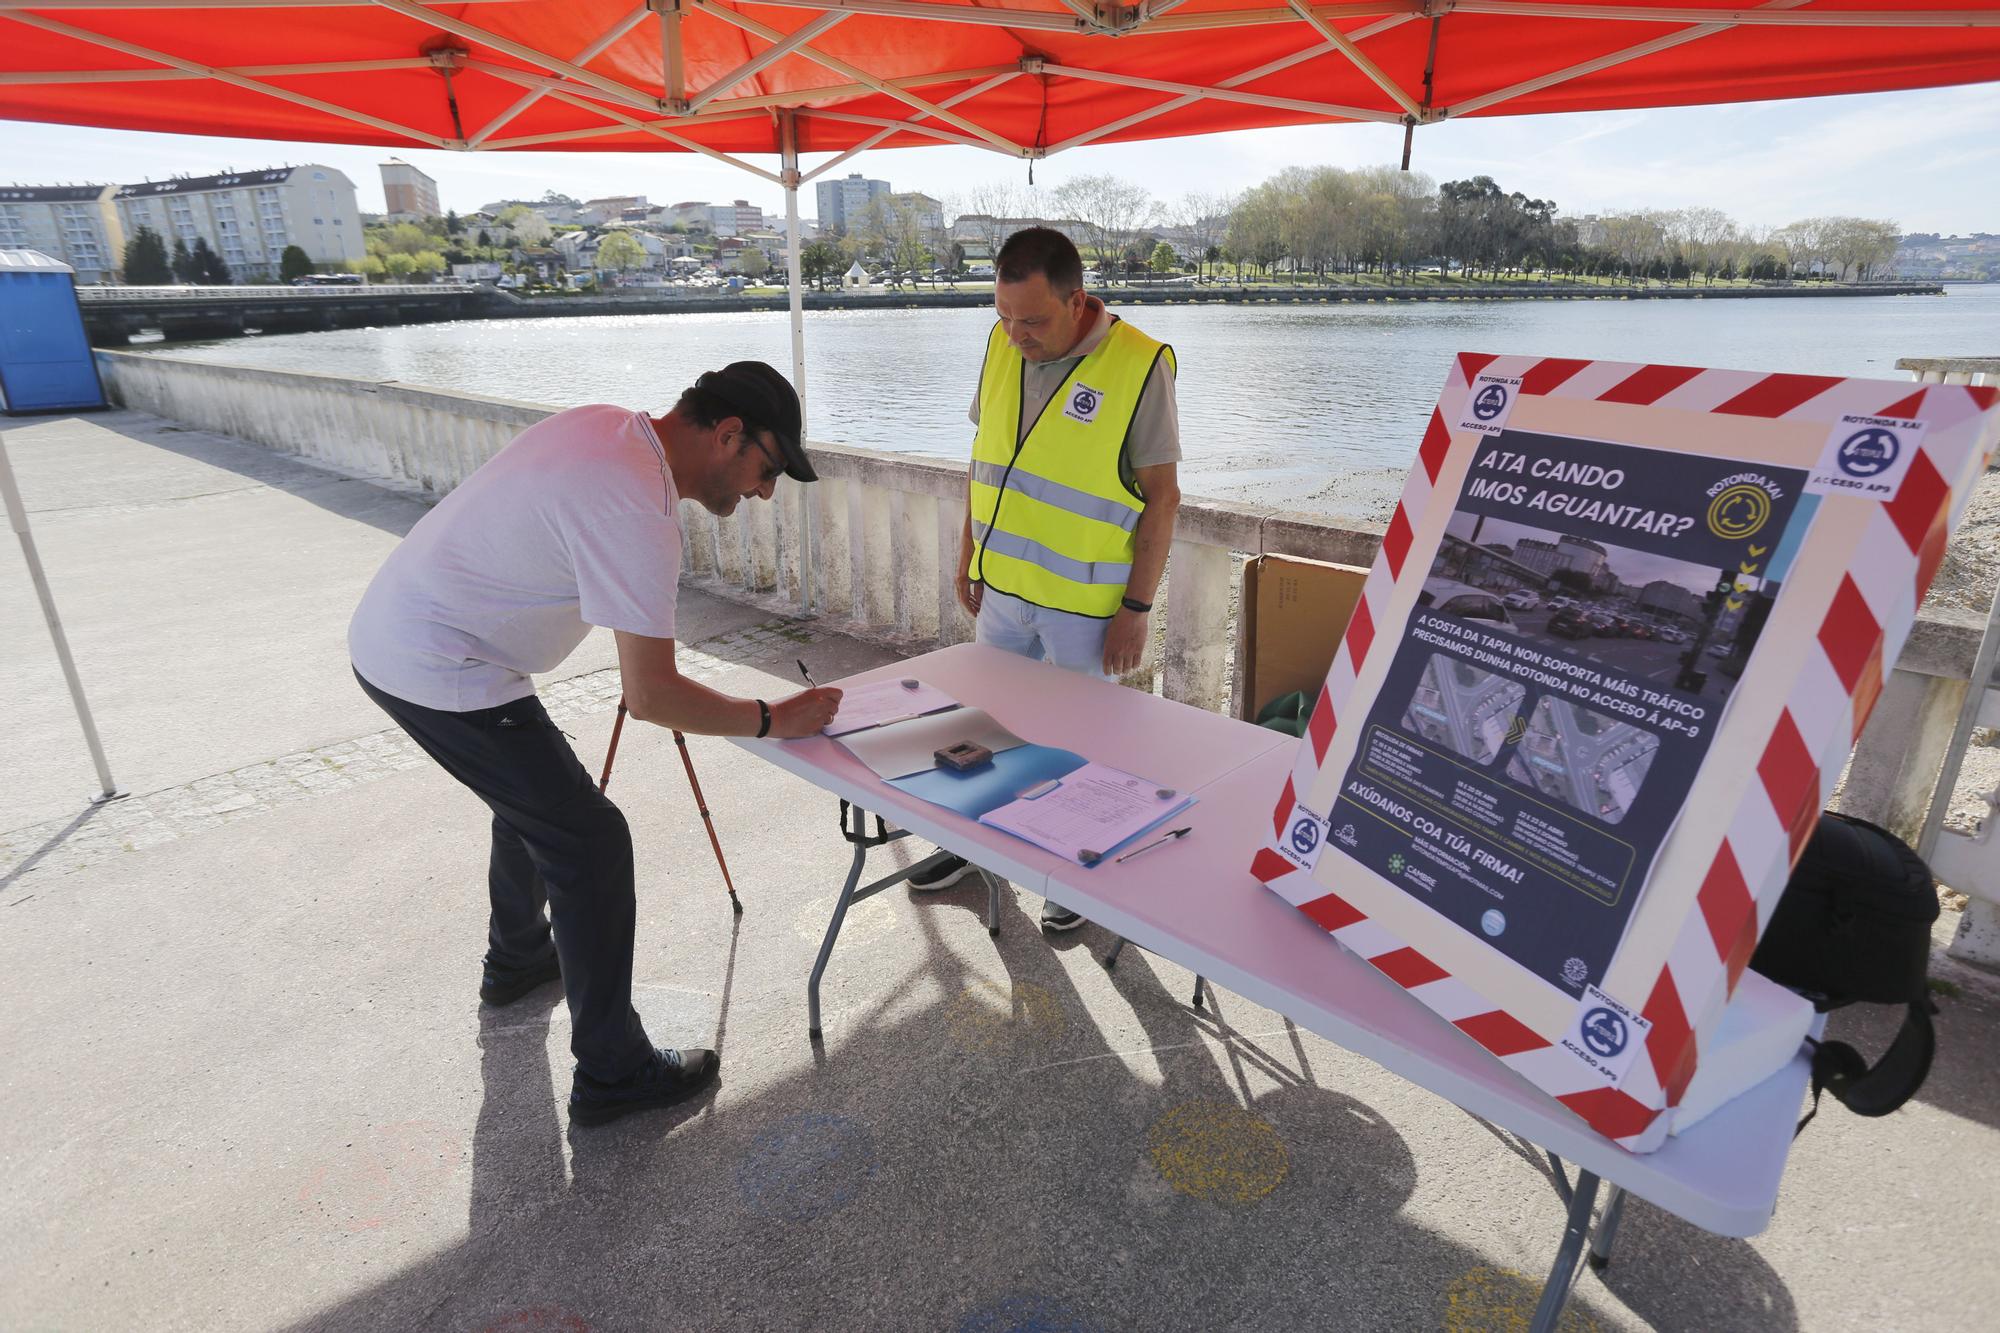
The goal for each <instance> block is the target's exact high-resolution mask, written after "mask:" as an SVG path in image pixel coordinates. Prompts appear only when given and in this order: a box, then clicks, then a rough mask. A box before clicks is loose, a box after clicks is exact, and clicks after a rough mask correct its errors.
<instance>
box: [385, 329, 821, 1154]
mask: <svg viewBox="0 0 2000 1333" xmlns="http://www.w3.org/2000/svg"><path fill="white" fill-rule="evenodd" d="M799 426H800V421H799V400H798V395H797V394H795V393H794V392H793V391H792V386H791V385H790V384H788V383H786V381H785V379H784V377H783V376H781V375H780V374H778V372H777V371H775V370H773V369H772V368H771V367H769V366H767V365H765V364H764V363H763V362H761V361H738V362H736V363H735V364H733V365H729V366H725V367H723V368H722V369H721V370H712V371H709V372H708V373H706V374H704V375H703V376H701V378H699V379H698V380H696V381H695V383H694V385H693V387H691V388H689V389H688V390H687V391H686V392H685V393H683V394H682V395H681V396H680V401H679V402H677V403H675V404H674V408H673V410H672V411H671V412H668V413H667V414H666V415H665V416H661V417H649V416H647V415H646V414H645V413H643V412H634V411H631V410H629V409H627V408H622V407H609V406H602V405H599V406H593V407H577V408H572V409H570V410H569V411H566V412H558V413H556V414H555V415H554V416H551V417H549V418H548V419H546V420H544V421H542V422H539V423H538V424H536V425H533V426H530V427H529V428H528V429H527V430H525V431H522V432H521V434H520V435H519V436H517V437H516V438H515V439H514V440H513V441H512V442H511V443H509V444H508V445H507V446H506V447H505V448H503V449H502V450H501V451H500V452H499V453H497V454H495V455H494V456H493V457H492V458H491V459H490V460H488V461H487V462H486V463H485V465H484V466H482V467H480V468H479V470H478V471H476V472H474V473H473V474H472V475H471V476H470V477H468V478H466V479H465V481H464V483H463V484H461V485H460V486H459V487H458V488H457V489H455V490H453V491H452V492H451V494H450V495H447V496H446V497H445V498H444V500H443V501H442V502H441V503H440V504H439V505H438V506H437V508H435V509H433V510H431V512H430V513H428V514H426V515H424V517H423V518H422V519H420V520H419V521H418V522H417V525H416V526H415V527H414V528H412V529H411V530H410V535H409V536H408V537H406V538H404V540H403V543H402V544H401V545H400V546H398V547H397V548H396V549H395V550H394V551H393V552H391V553H390V555H389V558H388V559H387V560H386V561H384V562H383V565H382V568H381V569H380V570H379V571H377V573H376V575H375V579H374V581H373V582H372V583H370V584H369V585H368V591H367V592H366V593H365V594H364V595H363V596H362V599H361V605H360V607H359V608H358V609H357V610H356V611H355V613H354V619H353V622H352V624H351V625H350V626H349V627H348V650H349V653H350V655H351V656H352V658H353V663H354V672H355V675H356V677H357V678H358V679H359V680H360V682H361V688H362V690H363V691H364V692H365V693H366V694H367V695H368V697H369V698H371V699H373V700H374V701H375V702H376V703H377V704H379V705H380V706H381V707H382V709H383V711H384V712H386V713H388V714H389V716H390V717H391V718H393V719H394V720H395V722H396V724H397V725H398V726H400V727H401V728H402V729H403V730H404V731H406V732H408V733H409V735H410V738H411V739H412V740H414V741H415V742H416V743H417V744H418V745H419V746H420V747H422V749H423V751H424V752H425V753H426V754H428V755H429V756H430V757H431V758H432V759H434V760H436V761H437V763H438V765H439V767H441V768H443V769H444V770H445V772H447V773H449V774H451V776H452V777H454V778H456V779H457V780H458V781H459V782H461V783H463V784H464V785H465V786H467V787H469V788H471V789H472V791H473V793H474V794H475V795H477V796H478V797H479V799H480V800H482V801H484V802H485V803H486V805H487V807H488V808H489V809H491V810H492V812H493V824H492V852H491V856H490V859H489V861H488V868H487V882H486V886H487V895H488V898H489V900H490V904H491V914H490V916H489V919H488V926H487V937H486V962H485V971H484V975H483V977H482V979H481V981H480V986H479V996H480V998H481V999H482V1000H484V1001H485V1002H486V1003H488V1004H492V1005H504V1004H511V1003H513V1002H514V1001H515V1000H518V999H520V998H521V997H522V996H524V995H526V994H527V993H528V992H529V991H531V990H533V989H535V988H536V987H538V986H541V985H543V984H544V983H546V982H550V981H557V980H560V981H561V982H562V985H563V993H564V996H565V998H566V999H567V1000H568V1001H569V1013H570V1051H571V1053H572V1054H573V1055H574V1056H575V1057H576V1070H575V1073H574V1075H573V1077H572V1079H571V1082H570V1094H569V1109H570V1119H571V1120H572V1121H573V1122H575V1123H579V1124H597V1123H601V1122H603V1121H607V1120H613V1119H616V1118H617V1117H619V1116H622V1115H625V1114H628V1113H629V1112H632V1111H638V1110H643V1109H645V1108H646V1107H652V1106H667V1105H670V1104H672V1103H674V1102H678V1101H680V1100H682V1099H683V1098H686V1097H689V1096H692V1095H693V1094H694V1093H696V1092H698V1091H699V1090H700V1089H701V1088H703V1087H705V1086H706V1085H707V1084H708V1083H709V1082H710V1081H711V1080H713V1079H714V1078H715V1076H716V1071H717V1070H718V1068H719V1067H720V1063H719V1060H718V1058H717V1056H716V1053H715V1052H714V1051H709V1050H676V1049H674V1048H671V1047H660V1048H655V1047H654V1045H653V1043H652V1040H651V1038H649V1037H648V1036H647V1035H646V1030H645V1028H644V1027H643V1026H641V1025H640V1022H639V1015H638V1014H637V1013H636V1012H635V1011H634V1010H633V1008H632V945H633V934H634V930H635V927H636V918H637V913H638V904H637V900H636V897H635V895H634V892H633V870H632V835H631V832H630V830H629V829H628V828H627V827H626V823H625V817H624V815H622V814H620V813H619V810H618V807H617V806H615V805H613V804H612V803H611V802H610V801H609V800H608V799H606V798H605V797H604V796H603V795H602V794H601V793H600V792H599V791H598V790H597V786H596V784H595V783H594V782H592V781H591V778H590V774H589V773H588V772H586V771H585V770H584V767H583V765H582V764H581V763H580V762H578V760H577V757H576V754H575V752H574V751H572V750H571V749H570V747H569V746H568V744H566V743H565V742H564V740H563V734H562V733H561V732H560V731H558V730H556V726H555V724H554V723H553V722H551V721H550V720H549V715H548V713H547V712H546V711H545V710H544V709H543V707H542V704H541V701H540V700H539V699H537V698H536V697H535V686H534V682H533V681H532V680H530V679H529V677H530V676H531V675H533V674H534V673H536V672H547V671H553V670H554V669H555V668H556V667H557V666H559V665H560V664H561V663H562V661H563V659H564V658H566V657H568V656H569V655H570V653H572V652H573V651H575V649H576V647H577V645H578V644H580V643H582V642H583V639H584V636H585V635H586V634H587V633H589V631H590V627H591V626H593V625H601V626H604V627H605V628H607V629H610V630H612V631H613V632H614V633H615V634H616V636H617V644H618V671H619V676H620V679H621V683H622V685H623V687H624V691H625V703H626V706H627V708H628V709H629V711H630V712H631V715H632V716H633V717H634V718H636V719H638V720H639V721H642V722H652V723H656V724H658V725H659V726H662V727H672V728H677V729H679V730H681V731H692V732H698V733H701V734H704V735H711V736H810V735H812V734H813V733H815V732H817V731H819V729H820V728H821V727H823V726H825V725H826V724H827V722H828V721H829V720H831V719H832V717H833V714H834V711H835V709H837V708H838V707H839V703H840V691H839V690H836V689H811V690H806V691H804V692H803V693H800V694H795V695H793V696H791V697H790V698H787V699H780V700H777V701H776V702H767V701H765V700H763V699H736V698H732V697H730V696H729V695H726V694H721V693H718V692H717V691H715V690H711V689H709V688H708V687H707V686H705V685H702V684H700V683H698V682H696V681H693V680H690V679H688V678H687V677H685V676H683V675H681V674H680V672H679V671H678V670H677V669H676V667H675V663H674V603H675V593H676V585H677V583H678V581H679V578H680V567H681V529H680V518H679V502H680V501H681V500H682V499H683V498H685V499H689V500H693V501H695V502H696V503H698V504H700V505H702V506H703V507H704V508H706V509H708V510H709V511H710V512H712V513H715V514H722V515H726V514H729V513H732V512H734V511H735V509H736V506H737V504H738V503H739V502H741V501H742V500H744V499H746V498H748V497H752V496H754V497H756V498H758V499H761V500H769V499H770V498H771V495H772V492H773V491H774V490H775V489H776V487H777V484H778V477H779V476H780V474H782V475H784V476H788V477H791V478H792V479H793V480H795V481H801V482H808V481H814V480H817V478H816V477H815V475H814V473H813V469H812V464H811V463H810V462H809V461H808V460H807V458H806V454H805V450H804V448H803V447H802V446H801V444H800V440H799Z"/></svg>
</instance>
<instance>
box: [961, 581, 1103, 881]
mask: <svg viewBox="0 0 2000 1333" xmlns="http://www.w3.org/2000/svg"><path fill="white" fill-rule="evenodd" d="M975 626H976V628H977V630H978V636H977V637H978V641H979V642H980V643H986V644H991V645H992V646H993V647H995V648H999V649H1001V650H1002V651H1004V652H1010V653H1013V654H1015V655H1016V656H1019V657H1028V658H1033V659H1034V660H1035V661H1037V662H1049V663H1052V664H1054V665H1055V666H1059V667H1061V668H1062V669H1063V670H1065V671H1075V672H1078V673H1080V674H1082V675H1085V676H1093V677H1095V678H1096V679H1098V680H1111V679H1112V676H1111V675H1110V674H1109V673H1108V672H1106V671H1105V669H1104V636H1105V635H1106V634H1107V633H1109V632H1110V629H1111V622H1110V621H1108V620H1099V619H1098V618H1097V617H1095V616H1079V615H1074V614H1072V613H1070V612H1068V611H1051V610H1049V608H1047V607H1045V606H1036V605H1035V604H1034V603H1033V602H1024V601H1022V600H1021V599H1020V598H1018V597H1009V596H1008V595H1007V594H1006V593H1004V592H995V591H993V589H991V588H988V589H986V593H985V596H983V597H982V598H981V599H980V602H979V619H978V620H977V621H976V622H975ZM1048 901H1049V906H1050V907H1052V908H1055V909H1056V910H1057V911H1062V910H1065V909H1064V908H1063V907H1062V905H1061V904H1059V903H1057V902H1056V900H1055V899H1053V898H1051V899H1049V900H1048Z"/></svg>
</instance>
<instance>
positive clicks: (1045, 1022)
mask: <svg viewBox="0 0 2000 1333" xmlns="http://www.w3.org/2000/svg"><path fill="white" fill-rule="evenodd" d="M944 1018H945V1024H946V1026H947V1027H949V1028H950V1030H951V1035H952V1038H953V1040H955V1041H957V1042H958V1044H959V1045H961V1046H963V1047H965V1048H966V1049H968V1050H974V1051H990V1050H993V1049H995V1048H996V1047H999V1046H1004V1045H1007V1044H1008V1043H1010V1042H1013V1041H1014V1040H1016V1039H1017V1038H1021V1037H1026V1038H1028V1039H1030V1040H1033V1041H1037V1042H1047V1041H1053V1040H1054V1039H1056V1038H1057V1037H1060V1036H1061V1035H1062V1034H1063V1031H1064V1029H1066V1028H1067V1027H1068V1026H1069V1022H1068V1020H1067V1019H1065V1018H1064V1017H1063V1011H1062V1004H1061V1003H1060V1002H1059V1001H1058V1000H1057V999H1056V997H1055V996H1054V995H1053V994H1051V993H1050V992H1049V991H1048V990H1047V989H1046V988H1044V987H1041V986H1037V985H1034V984H1033V983H1031V982H1025V981H1017V982H1015V983H1014V985H1013V987H1012V988H1011V989H1010V988H1008V987H1006V986H1002V985H1001V984H1000V983H998V982H996V981H977V982H974V983H973V984H972V985H970V986H967V987H966V988H965V989H964V991H962V992H960V994H959V995H958V997H957V998H956V999H954V1000H953V1001H952V1002H951V1007H950V1008H949V1009H947V1010H946V1011H945V1016H944Z"/></svg>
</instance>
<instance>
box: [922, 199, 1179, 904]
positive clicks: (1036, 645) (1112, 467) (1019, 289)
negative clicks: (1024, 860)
mask: <svg viewBox="0 0 2000 1333" xmlns="http://www.w3.org/2000/svg"><path fill="white" fill-rule="evenodd" d="M994 270H995V274H996V281H995V283H994V287H993V305H994V309H995V311H996V312H997V313H998V315H999V321H998V322H997V323H996V324H995V325H994V326H993V330H992V332H991V333H990V334H988V335H987V339H986V362H985V365H984V366H983V367H982V368H981V370H980V373H979V388H978V390H977V392H976V393H975V394H974V396H973V399H972V412H971V416H972V421H973V424H974V425H975V426H977V427H978V432H977V434H976V435H975V436H974V437H973V442H972V469H971V475H970V478H969V480H968V487H969V490H968V496H967V504H966V522H965V527H964V530H963V531H962V532H961V534H960V537H959V553H958V601H959V604H960V605H961V606H963V607H964V608H965V610H966V613H967V614H968V615H971V616H974V617H976V624H977V627H978V638H979V642H981V643H988V644H992V645H993V646H994V647H996V648H1004V649H1005V650H1007V651H1008V652H1011V653H1018V654H1020V655H1021V656H1023V657H1031V658H1036V659H1039V660H1045V661H1049V662H1053V663H1054V664H1055V665H1057V666H1059V667H1064V668H1067V669H1068V670H1071V671H1080V672H1082V673H1084V674H1085V675H1090V676H1096V677H1098V678H1099V679H1103V680H1113V679H1116V678H1117V677H1119V676H1121V675H1123V674H1124V673H1125V672H1127V671H1131V670H1133V669H1134V668H1136V667H1137V666H1138V665H1139V660H1140V658H1141V656H1142V655H1143V654H1144V653H1145V649H1146V636H1147V629H1148V617H1149V614H1150V612H1151V611H1152V609H1153V593H1154V590H1155V589H1156V588H1157V587H1158V586H1159V582H1160V574H1161V572H1162V571H1163V570H1164V569H1165V568H1166V563H1167V548H1168V547H1169V546H1170V545H1171V544H1172V542H1173V538H1174V513H1175V511H1176V510H1177V509H1178V508H1179V507H1180V498H1181V493H1180V487H1179V485H1178V484H1177V483H1176V480H1175V475H1174V474H1175V469H1176V465H1177V464H1178V463H1179V461H1180V456H1181V446H1180V414H1179V411H1178V409H1177V407H1176V406H1175V402H1174V353H1173V349H1172V348H1171V347H1168V346H1167V345H1166V344H1165V343H1161V342H1156V341H1155V340H1153V339H1152V338H1149V337H1147V336H1146V335H1145V334H1143V333H1141V332H1139V330H1137V329H1135V328H1133V327H1132V325H1131V324H1130V323H1128V322H1126V321H1125V320H1122V319H1120V318H1119V317H1118V316H1116V315H1114V314H1112V313H1111V312H1110V311H1108V310H1106V309H1105V308H1104V302H1102V301H1100V300H1099V299H1098V298H1097V297H1095V296H1092V295H1090V293H1088V292H1086V291H1085V290H1084V289H1083V260H1082V259H1081V258H1080V257H1079V256H1078V254H1077V252H1076V247H1075V246H1074V245H1072V244H1071V243H1070V240H1069V238H1068V237H1067V236H1064V235H1063V234H1062V233H1061V232H1059V231H1054V230H1052V229H1050V228H1048V227H1029V228H1027V229H1025V230H1023V231H1017V232H1015V233H1014V234H1013V235H1012V236H1010V237H1008V238H1007V243H1006V244H1005V245H1003V246H1001V247H1000V255H999V258H998V259H997V260H996V261H995V264H994ZM968 869H969V867H968V866H967V864H966V862H965V860H964V859H963V858H961V857H957V856H951V855H949V854H945V853H940V854H938V855H937V856H934V857H933V858H932V859H931V860H930V861H929V862H927V863H926V864H925V865H924V866H923V867H922V868H921V869H920V870H918V872H917V873H916V874H914V875H912V876H911V877H910V887H911V888H913V889H918V890H923V891H928V890H933V889H941V888H944V887H945V886H946V885H948V884H953V883H956V882H957V881H958V880H959V879H960V878H961V877H962V876H963V875H964V874H965V873H966V871H967V870H968ZM1082 924H1083V917H1082V916H1080V915H1079V914H1077V913H1075V912H1072V911H1069V910H1068V909H1066V908H1064V907H1062V906H1060V905H1058V904H1057V903H1054V902H1047V903H1044V904H1043V906H1042V928H1043V929H1044V930H1051V931H1055V930H1074V929H1075V928H1076V927H1078V926H1080V925H1082Z"/></svg>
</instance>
